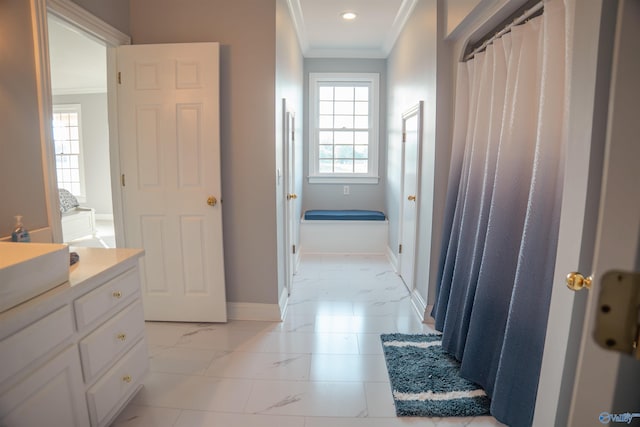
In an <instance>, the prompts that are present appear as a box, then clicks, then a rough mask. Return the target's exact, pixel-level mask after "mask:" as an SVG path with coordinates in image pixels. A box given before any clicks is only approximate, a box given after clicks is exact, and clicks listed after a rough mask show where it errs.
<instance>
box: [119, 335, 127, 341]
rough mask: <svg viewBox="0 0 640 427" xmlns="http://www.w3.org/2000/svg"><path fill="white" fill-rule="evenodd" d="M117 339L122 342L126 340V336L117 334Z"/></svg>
mask: <svg viewBox="0 0 640 427" xmlns="http://www.w3.org/2000/svg"><path fill="white" fill-rule="evenodd" d="M118 339H119V340H120V341H124V340H126V339H127V335H126V334H118Z"/></svg>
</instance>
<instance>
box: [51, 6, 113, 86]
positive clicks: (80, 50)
mask: <svg viewBox="0 0 640 427" xmlns="http://www.w3.org/2000/svg"><path fill="white" fill-rule="evenodd" d="M47 24H48V27H49V62H50V66H51V90H52V93H53V94H54V95H65V94H73V93H104V92H106V91H107V50H106V47H105V46H104V45H103V44H101V43H99V42H97V41H94V40H93V39H92V38H90V37H89V36H87V35H86V34H85V33H82V32H80V31H79V30H76V29H74V28H73V27H70V26H69V25H68V24H65V23H64V22H62V21H61V20H59V19H57V18H55V17H54V16H52V15H49V17H48V22H47Z"/></svg>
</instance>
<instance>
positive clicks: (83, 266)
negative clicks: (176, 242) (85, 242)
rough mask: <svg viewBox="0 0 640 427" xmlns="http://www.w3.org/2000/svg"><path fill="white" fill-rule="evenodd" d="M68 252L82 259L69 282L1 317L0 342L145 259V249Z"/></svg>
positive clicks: (6, 312) (71, 249) (0, 314)
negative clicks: (142, 258) (140, 259)
mask: <svg viewBox="0 0 640 427" xmlns="http://www.w3.org/2000/svg"><path fill="white" fill-rule="evenodd" d="M69 252H76V253H78V255H79V256H80V259H79V261H78V262H77V263H76V264H74V265H72V266H71V267H70V269H69V281H68V282H65V283H62V284H61V285H59V286H56V287H55V288H53V289H50V290H48V291H46V292H44V293H42V294H40V295H38V296H36V297H33V298H31V299H29V300H27V301H25V302H23V303H21V304H18V305H16V306H15V307H12V308H10V309H8V310H5V311H3V312H2V313H0V339H1V338H2V337H6V336H8V335H10V334H11V333H13V332H14V331H17V330H19V329H21V328H23V327H25V326H26V325H28V324H29V323H30V322H32V321H34V319H37V318H38V316H41V315H44V314H46V313H49V312H52V311H53V310H55V309H57V308H58V307H62V306H63V305H65V304H69V303H70V302H71V301H73V300H74V299H75V298H77V297H79V296H80V295H83V294H86V293H87V292H90V291H91V290H93V289H94V288H97V287H98V286H100V285H101V284H103V283H104V281H105V280H108V279H109V278H110V277H115V276H117V275H118V274H120V273H122V272H124V271H126V270H128V269H130V268H132V267H134V266H135V265H136V264H137V263H138V258H140V257H141V256H143V255H144V250H143V249H128V248H113V249H103V248H85V247H75V246H69Z"/></svg>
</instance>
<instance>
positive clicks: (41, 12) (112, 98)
mask: <svg viewBox="0 0 640 427" xmlns="http://www.w3.org/2000/svg"><path fill="white" fill-rule="evenodd" d="M49 13H51V14H53V15H55V16H56V17H57V18H60V19H61V20H63V21H65V22H67V23H68V24H70V25H72V26H74V27H76V28H78V29H80V30H82V31H83V32H85V33H87V34H88V35H89V36H91V37H94V38H96V39H97V40H99V41H101V42H102V43H104V44H105V46H106V48H107V105H108V107H107V110H108V119H109V154H110V158H111V159H110V169H111V194H112V203H113V221H114V228H115V235H116V245H117V246H125V240H124V226H123V220H124V218H123V206H122V192H121V188H120V154H119V153H120V150H119V140H118V123H117V105H118V104H117V97H116V90H115V89H116V85H117V80H116V54H115V49H116V48H117V47H118V46H121V45H127V44H131V37H129V36H128V35H126V34H124V33H123V32H121V31H120V30H118V29H116V28H114V27H112V26H111V25H109V24H107V23H106V22H104V21H103V20H101V19H100V18H98V17H96V16H94V15H92V14H91V13H89V12H87V11H86V10H85V9H83V8H82V7H80V6H78V5H77V4H75V3H73V2H72V1H70V0H31V18H32V19H31V21H32V26H33V35H34V37H33V38H34V45H35V46H34V50H35V66H36V75H37V77H38V83H37V92H38V110H39V116H40V140H41V150H42V168H43V174H44V179H45V200H46V206H47V220H48V222H49V228H50V230H51V237H50V240H51V241H52V242H54V243H61V242H62V223H61V219H60V214H59V212H60V210H59V201H58V180H57V176H56V164H55V153H54V148H53V130H52V129H51V126H50V125H49V124H50V123H51V122H52V120H53V111H52V105H53V95H52V90H51V81H50V77H49V76H50V75H51V68H50V62H49V32H48V23H47V20H48V16H47V15H48V14H49Z"/></svg>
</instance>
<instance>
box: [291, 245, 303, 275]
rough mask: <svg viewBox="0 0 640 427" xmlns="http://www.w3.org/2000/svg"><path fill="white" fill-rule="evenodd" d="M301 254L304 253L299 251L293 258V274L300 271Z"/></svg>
mask: <svg viewBox="0 0 640 427" xmlns="http://www.w3.org/2000/svg"><path fill="white" fill-rule="evenodd" d="M300 253H302V251H300V250H297V251H296V253H295V256H294V257H293V274H296V273H298V270H299V269H300Z"/></svg>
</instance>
